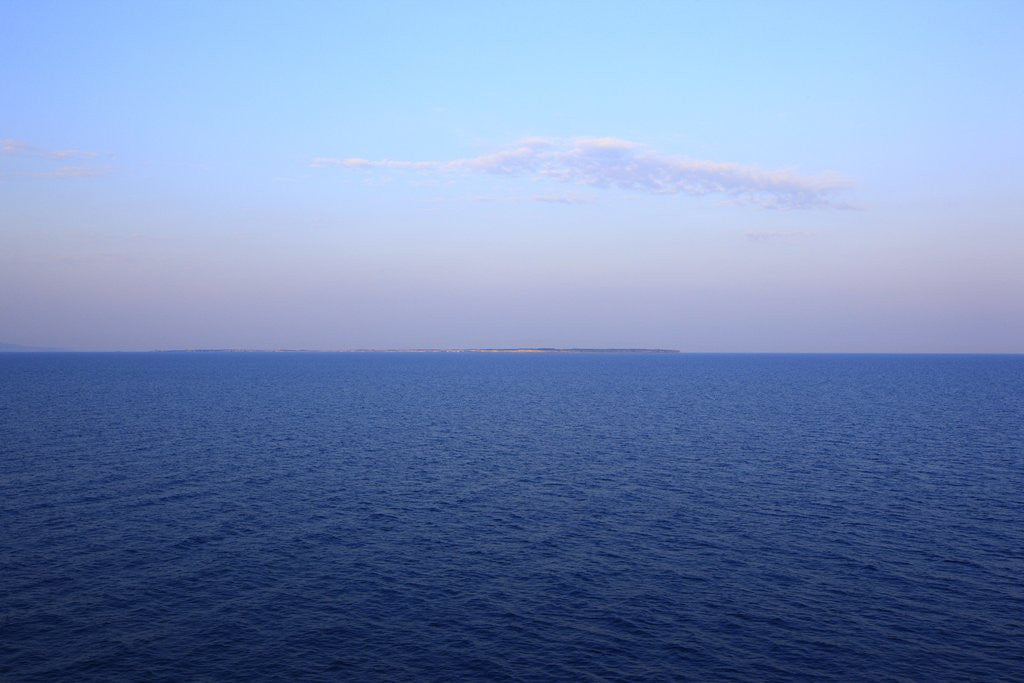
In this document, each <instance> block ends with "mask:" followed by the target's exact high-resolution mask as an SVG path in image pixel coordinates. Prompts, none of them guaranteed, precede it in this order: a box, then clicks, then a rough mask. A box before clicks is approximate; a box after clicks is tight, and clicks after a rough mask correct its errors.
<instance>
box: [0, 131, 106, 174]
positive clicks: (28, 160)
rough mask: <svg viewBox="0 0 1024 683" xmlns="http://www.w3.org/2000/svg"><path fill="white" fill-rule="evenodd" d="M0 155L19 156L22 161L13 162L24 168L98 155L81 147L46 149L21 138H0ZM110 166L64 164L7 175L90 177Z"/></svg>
mask: <svg viewBox="0 0 1024 683" xmlns="http://www.w3.org/2000/svg"><path fill="white" fill-rule="evenodd" d="M0 156H7V157H20V158H22V159H23V160H24V161H22V162H15V163H18V164H20V165H21V166H22V168H23V169H25V167H26V165H27V168H28V169H31V168H33V167H34V168H47V167H48V166H50V164H51V162H68V161H76V160H85V159H95V158H96V157H98V156H100V155H99V154H97V153H96V152H87V151H85V150H81V149H57V150H48V149H43V148H41V147H36V146H34V145H30V144H28V143H27V142H22V141H21V140H15V139H13V138H0ZM109 172H110V168H109V167H106V166H81V165H72V164H64V165H61V166H57V167H49V168H47V170H43V171H36V172H28V171H24V170H23V172H20V173H8V174H5V175H6V176H7V177H12V176H18V175H27V176H31V177H35V178H92V177H95V176H101V175H106V174H107V173H109Z"/></svg>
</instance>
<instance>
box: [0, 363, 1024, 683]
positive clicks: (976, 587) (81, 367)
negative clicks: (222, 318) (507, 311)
mask: <svg viewBox="0 0 1024 683" xmlns="http://www.w3.org/2000/svg"><path fill="white" fill-rule="evenodd" d="M0 475H2V477H0V679H3V680H5V681H21V680H46V681H53V680H74V681H84V680H150V681H157V680H217V679H245V680H281V681H291V680H338V679H348V680H359V681H367V680H387V681H395V680H455V679H459V680H488V681H492V680H493V681H500V680H627V679H628V680H637V679H649V680H755V681H766V680H792V679H804V678H819V679H837V680H893V679H899V680H1007V681H1009V680H1021V679H1022V678H1024V356H786V355H764V356H758V355H754V356H743V355H735V356H730V355H721V356H718V355H600V354H594V355H589V354H587V355H506V354H487V355H464V354H458V355H453V354H261V353H251V354H242V353H234V354H229V353H225V354H220V353H210V354H204V353H193V354H184V353H183V354H0Z"/></svg>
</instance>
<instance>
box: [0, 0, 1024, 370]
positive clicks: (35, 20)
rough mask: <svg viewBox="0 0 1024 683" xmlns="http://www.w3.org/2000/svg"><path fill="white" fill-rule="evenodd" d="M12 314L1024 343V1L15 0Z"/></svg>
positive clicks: (238, 332)
mask: <svg viewBox="0 0 1024 683" xmlns="http://www.w3.org/2000/svg"><path fill="white" fill-rule="evenodd" d="M0 27H2V33H3V39H2V40H0V342H8V343H15V344H23V345H33V346H58V347H65V348H74V349H83V350H144V349H166V348H211V347H245V348H307V349H345V348H417V347H508V346H586V347H616V346H626V347H636V346H644V347H667V348H678V349H682V350H686V351H726V352H728V351H793V352H800V351H822V352H833V351H840V352H841V351H850V352H857V351H867V352H1024V230H1022V228H1024V3H1021V2H960V3H953V2H896V3H891V2H886V3H869V2H848V3H838V2H836V3H831V2H830V3H812V2H780V3H767V2H766V3H754V2H735V3H717V2H716V3H712V2H707V3H683V2H679V3H675V2H672V3H625V2H623V3H599V2H595V3H568V2H563V3H553V2H544V3H541V2H523V3H498V2H472V3H471V2H462V3H451V2H420V3H397V2H330V3H328V2H305V3H265V2H252V3H250V2H218V3H209V2H147V3H131V2H57V3H53V2H28V1H23V2H22V1H12V0H6V1H4V2H0Z"/></svg>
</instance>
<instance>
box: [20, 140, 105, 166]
mask: <svg viewBox="0 0 1024 683" xmlns="http://www.w3.org/2000/svg"><path fill="white" fill-rule="evenodd" d="M0 155H3V156H23V157H35V158H38V159H52V160H54V161H70V160H73V159H95V158H96V157H98V156H99V154H97V153H96V152H87V151H85V150H83V149H54V150H48V149H43V148H41V147H36V146H34V145H30V144H28V143H27V142H23V141H21V140H15V139H14V138H2V139H0Z"/></svg>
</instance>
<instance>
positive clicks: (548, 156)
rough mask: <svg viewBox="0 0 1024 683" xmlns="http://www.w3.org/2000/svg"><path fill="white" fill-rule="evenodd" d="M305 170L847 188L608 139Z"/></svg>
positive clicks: (815, 196) (767, 193) (825, 178)
mask: <svg viewBox="0 0 1024 683" xmlns="http://www.w3.org/2000/svg"><path fill="white" fill-rule="evenodd" d="M311 165H312V166H313V167H314V168H329V167H334V168H346V169H354V170H371V169H386V170H402V171H417V172H426V173H448V172H475V173H488V174H492V175H508V176H529V177H535V178H540V179H549V180H556V181H561V182H566V183H572V184H576V185H584V186H589V187H598V188H602V187H614V188H619V189H624V190H631V191H636V192H646V193H650V194H687V195H696V196H701V195H723V196H726V197H729V198H731V199H734V200H741V201H744V202H749V203H752V204H756V205H759V206H766V207H774V208H812V207H832V208H839V207H844V206H845V205H844V204H843V203H841V202H839V201H837V199H836V195H837V194H838V193H839V192H841V191H842V190H843V189H844V188H846V187H848V186H849V185H850V183H849V182H848V181H846V180H845V179H843V178H841V177H839V176H836V175H819V176H807V175H801V174H798V173H796V172H794V171H789V170H771V169H762V168H759V167H756V166H747V165H742V164H735V163H729V162H718V161H701V160H695V159H688V158H685V157H678V156H672V155H667V154H660V153H658V152H655V151H654V150H651V149H649V148H647V147H644V146H642V145H638V144H636V143H633V142H629V141H627V140H618V139H615V138H573V139H570V140H558V139H548V138H527V139H524V140H522V141H520V142H519V143H518V144H517V145H514V146H511V147H508V148H505V149H501V150H498V151H496V152H494V153H492V154H485V155H481V156H477V157H472V158H468V159H453V160H450V161H397V160H390V159H385V160H377V161H373V160H369V159H359V158H333V157H317V158H315V159H314V160H313V162H312V164H311Z"/></svg>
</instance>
